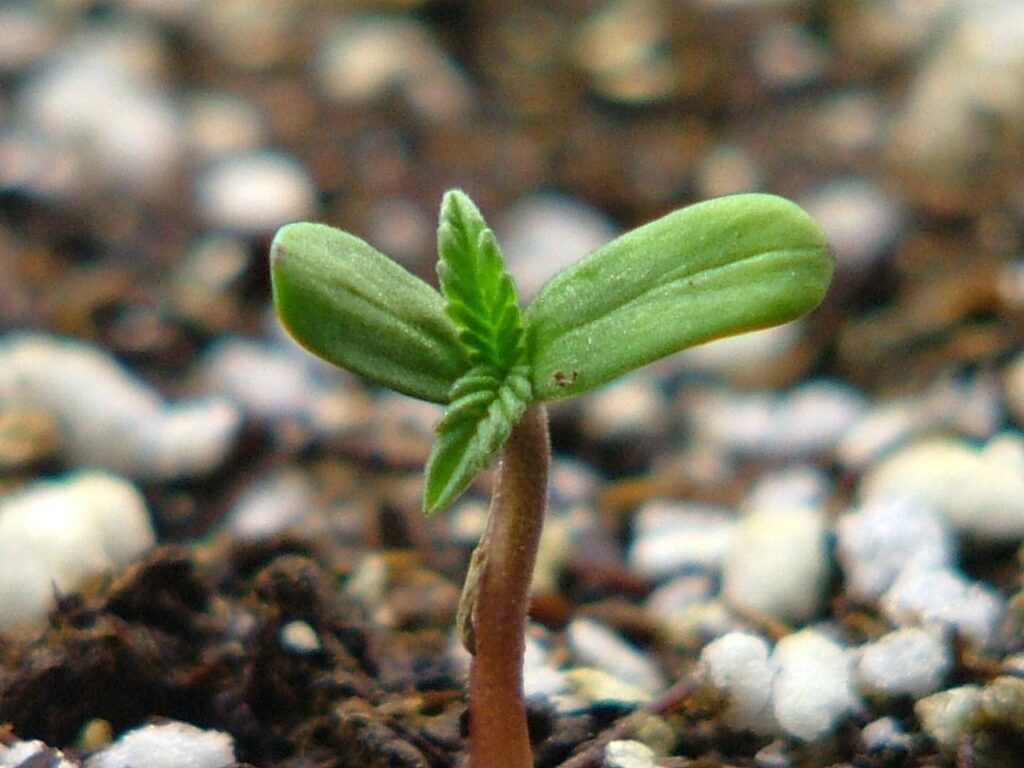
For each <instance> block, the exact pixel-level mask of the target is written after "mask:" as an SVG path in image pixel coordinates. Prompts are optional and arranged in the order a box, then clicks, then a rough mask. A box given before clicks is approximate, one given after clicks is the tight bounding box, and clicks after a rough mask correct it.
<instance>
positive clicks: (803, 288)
mask: <svg viewBox="0 0 1024 768" xmlns="http://www.w3.org/2000/svg"><path fill="white" fill-rule="evenodd" d="M831 276H832V260H831V258H830V257H829V255H828V248H827V245H826V243H825V238H824V236H823V235H822V233H821V230H820V229H819V228H818V226H817V225H816V224H815V223H814V221H813V220H812V219H811V218H810V216H808V215H807V214H806V213H805V212H804V211H803V210H802V209H801V208H800V207H799V206H797V205H795V204H794V203H791V202H789V201H788V200H784V199H782V198H779V197H775V196H772V195H764V194H742V195H733V196H730V197H724V198H719V199H716V200H711V201H708V202H704V203H699V204H697V205H693V206H690V207H688V208H683V209H681V210H678V211H675V212H674V213H670V214H668V215H667V216H664V217H662V218H660V219H658V220H657V221H654V222H652V223H650V224H647V225H646V226H643V227H640V228H639V229H635V230H633V231H631V232H628V233H627V234H625V235H622V236H621V237H619V238H617V239H615V240H613V241H612V242H611V243H609V244H608V245H605V246H604V247H602V248H599V249H598V250H597V251H595V252H594V253H592V254H590V255H589V256H587V257H585V258H584V259H582V260H581V261H579V262H577V263H576V264H574V265H573V266H571V267H569V268H568V269H566V270H564V271H562V272H561V273H559V274H558V275H556V276H555V277H554V278H553V279H552V280H551V281H550V282H549V283H548V284H547V285H545V286H544V288H542V289H541V291H540V293H539V294H538V295H537V297H536V298H535V299H534V300H533V302H532V303H531V304H530V306H529V307H528V308H527V309H526V312H525V313H524V316H523V322H524V325H525V339H526V347H527V350H528V359H529V361H530V365H531V384H532V387H533V396H534V398H535V400H537V401H539V402H542V401H547V400H555V399H558V398H561V397H567V396H569V395H575V394H578V393H580V392H585V391H586V390H589V389H592V388H594V387H596V386H599V385H600V384H603V383H605V382H606V381H608V380H610V379H612V378H615V377H616V376H619V375H620V374H622V373H625V372H627V371H630V370H632V369H634V368H638V367H640V366H642V365H645V364H647V363H650V362H652V361H654V360H657V359H659V358H661V357H664V356H666V355H669V354H672V353H673V352H677V351H679V350H681V349H684V348H686V347H689V346H692V345H694V344H699V343H701V342H704V341H710V340H711V339H715V338H719V337H722V336H728V335H731V334H736V333H741V332H743V331H749V330H754V329H758V328H765V327H768V326H771V325H776V324H778V323H783V322H786V321H787V320H792V319H794V318H796V317H798V316H799V315H801V314H803V313H804V312H807V311H809V310H811V309H813V308H814V307H815V306H817V305H818V303H819V302H820V301H821V300H822V298H823V297H824V295H825V291H826V289H827V288H828V284H829V281H830V280H831Z"/></svg>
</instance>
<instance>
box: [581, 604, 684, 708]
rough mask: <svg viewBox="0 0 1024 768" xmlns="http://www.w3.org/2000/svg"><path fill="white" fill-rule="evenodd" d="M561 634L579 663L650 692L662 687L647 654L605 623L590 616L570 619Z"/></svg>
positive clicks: (660, 677) (654, 666)
mask: <svg viewBox="0 0 1024 768" xmlns="http://www.w3.org/2000/svg"><path fill="white" fill-rule="evenodd" d="M565 636H566V642H567V643H568V645H569V647H570V648H571V649H572V652H573V653H574V654H575V656H576V657H577V658H578V659H579V660H580V661H581V662H582V663H583V664H585V665H587V666H592V667H596V668H598V669H601V670H604V671H605V672H608V673H609V674H611V675H614V676H615V677H616V678H618V679H619V680H621V681H623V682H624V683H626V684H628V685H632V686H636V687H637V688H640V689H643V690H645V691H649V692H650V693H651V694H654V693H657V692H659V691H661V690H663V689H664V688H665V678H664V676H663V675H662V673H661V670H659V669H658V667H657V666H656V665H655V664H654V662H653V661H652V660H651V658H650V657H649V656H647V655H645V654H643V653H640V652H639V651H638V650H637V649H636V648H634V647H633V646H632V645H630V644H629V643H627V642H626V641H625V640H623V639H622V638H621V637H620V636H619V635H618V634H616V633H615V632H613V631H612V630H611V629H609V628H608V627H606V626H605V625H603V624H600V623H598V622H596V621H594V620H592V619H573V621H572V622H571V623H570V624H569V626H568V627H567V628H566V630H565Z"/></svg>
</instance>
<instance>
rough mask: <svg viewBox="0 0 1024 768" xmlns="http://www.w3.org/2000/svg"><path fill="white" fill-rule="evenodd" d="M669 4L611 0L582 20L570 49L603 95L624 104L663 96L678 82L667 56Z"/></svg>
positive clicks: (676, 68)
mask: <svg viewBox="0 0 1024 768" xmlns="http://www.w3.org/2000/svg"><path fill="white" fill-rule="evenodd" d="M669 48H670V43H669V38H668V18H667V6H666V5H665V4H664V3H662V2H659V1H658V0H613V1H612V2H610V3H606V4H605V5H604V6H602V7H601V9H600V10H599V11H598V12H597V13H594V14H592V15H591V16H590V17H589V18H587V20H586V21H585V22H584V23H583V24H581V25H580V27H579V30H578V33H577V35H576V38H575V40H574V41H573V46H572V52H573V55H574V58H575V59H576V61H577V63H578V64H579V66H580V67H581V68H582V69H583V71H584V72H586V73H587V74H588V75H589V76H590V78H591V86H592V87H593V89H594V90H595V91H596V92H597V93H598V94H600V95H601V96H603V97H605V98H607V99H611V100H613V101H619V102H625V103H627V104H635V103H644V102H649V101H654V100H658V99H662V98H665V97H666V96H669V95H670V94H671V93H672V92H673V90H674V89H675V88H676V86H677V84H678V82H679V74H680V73H679V62H677V61H676V60H675V57H674V56H670V55H668V51H669Z"/></svg>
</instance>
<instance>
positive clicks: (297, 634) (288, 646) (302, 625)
mask: <svg viewBox="0 0 1024 768" xmlns="http://www.w3.org/2000/svg"><path fill="white" fill-rule="evenodd" d="M278 639H279V641H280V643H281V647H282V648H284V649H285V650H286V651H290V652H291V653H295V654H298V655H300V656H305V655H308V654H311V653H318V652H319V651H320V649H321V648H322V647H323V646H321V644H320V637H319V635H317V633H316V630H315V629H313V627H311V626H310V625H309V623H308V622H305V621H289V622H288V623H287V624H285V625H284V626H283V627H281V630H280V633H279V636H278Z"/></svg>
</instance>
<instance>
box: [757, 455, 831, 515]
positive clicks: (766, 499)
mask: <svg viewBox="0 0 1024 768" xmlns="http://www.w3.org/2000/svg"><path fill="white" fill-rule="evenodd" d="M831 494H832V485H831V483H830V481H829V478H828V476H827V475H826V474H825V472H824V471H823V470H822V469H821V468H820V467H816V466H813V465H810V464H796V465H793V466H790V467H786V468H785V469H780V470H778V471H775V472H770V473H768V474H765V475H762V476H761V477H759V478H758V479H757V480H756V481H755V482H754V484H753V485H752V486H751V487H750V490H749V491H748V492H747V497H746V498H745V499H744V500H743V510H744V511H745V512H754V511H756V510H759V509H766V508H772V507H774V508H776V509H778V508H781V507H816V508H817V507H822V506H823V505H824V504H825V502H827V501H828V499H829V497H830V496H831Z"/></svg>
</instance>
